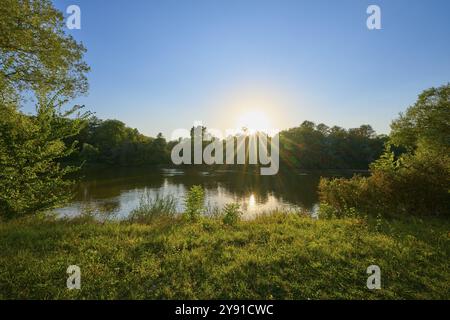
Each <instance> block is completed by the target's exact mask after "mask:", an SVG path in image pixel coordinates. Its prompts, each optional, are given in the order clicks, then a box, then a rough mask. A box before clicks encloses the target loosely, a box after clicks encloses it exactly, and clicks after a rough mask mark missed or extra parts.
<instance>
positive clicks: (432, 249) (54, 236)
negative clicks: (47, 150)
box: [0, 214, 450, 299]
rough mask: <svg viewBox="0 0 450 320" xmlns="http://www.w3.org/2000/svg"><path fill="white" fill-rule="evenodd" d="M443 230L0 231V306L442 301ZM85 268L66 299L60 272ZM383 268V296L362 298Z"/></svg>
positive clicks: (215, 226)
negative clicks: (6, 302)
mask: <svg viewBox="0 0 450 320" xmlns="http://www.w3.org/2000/svg"><path fill="white" fill-rule="evenodd" d="M449 230H450V222H449V221H448V220H442V219H438V218H427V219H426V220H425V219H423V220H421V219H418V218H410V217H408V218H402V219H398V220H383V221H381V222H380V221H378V222H377V223H376V222H375V221H374V222H371V221H364V220H358V219H339V220H337V219H333V220H313V219H311V218H308V217H304V216H299V215H293V214H292V215H284V214H272V215H270V216H266V217H259V218H257V219H255V220H252V221H241V222H239V223H238V224H237V225H236V226H225V225H223V223H222V222H221V221H220V220H219V219H214V218H202V219H201V220H200V221H197V222H194V223H188V222H185V221H182V220H181V219H178V218H159V219H156V220H154V221H153V222H152V223H151V224H136V223H129V222H122V223H119V222H106V223H99V222H95V221H93V220H92V219H90V218H79V219H75V220H71V221H69V220H50V221H49V220H42V219H38V218H28V219H22V220H16V221H11V222H2V223H0V298H1V299H14V298H23V299H86V298H87V299H231V298H232V299H235V298H236V299H244V298H245V299H449V298H450V296H449V290H450V271H449V268H448V261H449V260H450V245H449V243H450V242H449V241H450V238H449ZM69 265H78V266H79V267H80V269H81V290H68V289H67V288H66V280H67V277H68V275H67V274H66V269H67V267H68V266H69ZM370 265H378V266H379V267H380V268H381V289H380V290H369V289H368V288H367V287H366V283H367V277H368V276H369V275H368V274H367V273H366V270H367V267H368V266H370Z"/></svg>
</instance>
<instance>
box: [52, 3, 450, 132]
mask: <svg viewBox="0 0 450 320" xmlns="http://www.w3.org/2000/svg"><path fill="white" fill-rule="evenodd" d="M54 3H55V5H56V6H57V7H58V8H60V9H61V10H64V11H65V8H66V7H67V6H68V5H70V4H77V5H79V6H80V8H81V13H82V17H81V19H82V22H81V27H82V29H81V30H72V31H70V33H71V34H72V35H73V36H74V37H75V38H76V39H77V40H80V41H82V42H83V43H84V44H85V46H86V47H87V49H88V53H87V55H86V60H87V62H88V63H89V65H90V66H91V68H92V71H91V72H90V73H89V76H88V77H89V81H90V91H89V95H88V96H86V97H81V98H79V99H77V101H76V102H77V103H82V104H85V105H86V106H87V107H88V109H89V110H92V111H94V112H96V113H97V116H98V117H100V118H116V119H119V120H122V121H124V122H125V123H126V124H127V125H129V126H131V127H135V128H138V129H139V130H140V131H141V132H143V133H145V134H147V135H152V136H153V135H156V134H157V133H158V132H163V133H164V135H166V136H168V135H169V134H170V133H171V132H172V130H174V129H177V128H189V127H190V126H192V124H193V122H194V121H196V120H201V121H203V123H204V124H205V125H207V126H208V127H217V128H219V129H225V128H231V127H233V126H235V124H236V117H237V116H238V114H240V113H243V112H244V111H245V110H247V109H248V110H260V109H261V110H262V111H263V112H265V113H266V114H267V115H268V116H269V118H270V121H271V123H272V125H273V126H274V127H277V128H287V127H292V126H297V125H299V124H300V123H301V122H302V121H303V120H311V121H315V122H317V123H319V122H324V123H326V124H328V125H340V126H343V127H346V128H349V127H355V126H359V125H360V124H363V123H368V124H371V125H372V126H373V127H374V128H375V130H377V132H379V133H388V132H389V124H390V122H391V120H392V119H393V118H394V117H396V116H397V114H398V113H399V112H400V111H403V110H405V109H406V107H407V106H408V105H410V104H412V103H413V102H414V101H415V99H416V97H417V94H418V93H420V92H421V91H422V90H423V89H425V88H428V87H431V86H439V85H442V84H444V83H447V82H448V81H450V1H447V0H442V1H438V0H436V1H425V0H423V1H418V0H417V1H411V0H395V1H392V0H391V1H381V0H371V1H365V0H344V1H317V0H314V1H313V0H309V1H306V0H305V1H302V0H292V1H288V0H270V1H266V0H205V1H203V0H160V1H154V0H145V1H144V0H133V1H125V0H121V1H119V0H115V1H102V0H89V1H87V0H86V1H75V0H68V1H65V0H64V1H63V0H55V1H54ZM369 4H377V5H379V6H380V7H381V14H382V16H381V23H382V30H373V31H370V30H368V29H367V27H366V19H367V17H368V15H367V14H366V8H367V6H368V5H369ZM241 109H242V110H241Z"/></svg>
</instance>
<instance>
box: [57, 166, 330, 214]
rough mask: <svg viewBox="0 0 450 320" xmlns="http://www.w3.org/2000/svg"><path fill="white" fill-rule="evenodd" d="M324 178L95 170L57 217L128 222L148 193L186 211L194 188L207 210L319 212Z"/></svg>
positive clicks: (237, 172) (291, 174)
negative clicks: (168, 199)
mask: <svg viewBox="0 0 450 320" xmlns="http://www.w3.org/2000/svg"><path fill="white" fill-rule="evenodd" d="M322 175H323V174H322ZM327 175H329V174H327ZM319 179H320V174H304V173H298V172H288V173H283V172H279V173H278V174H277V175H275V176H261V175H259V171H254V172H253V171H249V170H245V171H244V170H239V169H238V170H229V169H227V170H213V169H209V170H205V169H201V170H196V169H181V168H175V169H174V168H162V169H161V168H157V167H147V168H119V169H117V168H114V169H112V168H110V169H102V170H91V171H86V172H85V173H84V178H83V180H82V182H81V183H80V184H79V186H78V192H77V195H76V197H75V199H74V200H73V202H72V203H71V204H70V205H68V206H67V207H65V208H62V209H58V210H57V212H58V213H60V214H62V215H64V216H74V215H78V214H80V212H88V213H94V214H103V215H109V216H115V217H117V218H124V217H126V216H127V215H128V214H129V212H130V211H131V210H132V209H134V208H135V207H136V206H137V205H138V204H139V199H140V196H141V195H142V194H143V193H149V194H150V195H152V196H156V195H157V194H159V195H163V196H164V195H173V196H174V197H175V198H176V199H177V210H178V211H180V212H181V211H182V210H183V197H184V195H185V193H186V190H188V189H189V188H190V187H191V186H192V185H202V186H203V187H204V188H205V194H206V205H207V206H208V207H210V208H219V209H220V208H222V207H223V206H224V205H225V204H227V203H230V202H236V203H239V204H240V205H241V209H242V210H243V211H245V212H246V218H251V217H253V216H255V215H257V214H260V213H264V212H268V211H272V210H275V209H298V208H301V209H306V210H309V211H314V208H316V205H317V200H318V199H317V192H316V191H317V185H318V182H319Z"/></svg>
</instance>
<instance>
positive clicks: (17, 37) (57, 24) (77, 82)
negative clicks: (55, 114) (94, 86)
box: [0, 0, 89, 104]
mask: <svg viewBox="0 0 450 320" xmlns="http://www.w3.org/2000/svg"><path fill="white" fill-rule="evenodd" d="M64 28H65V25H64V16H63V14H62V12H60V11H58V10H56V9H55V8H54V6H53V4H52V2H51V1H49V0H40V1H35V0H2V5H1V6H0V30H1V33H0V93H1V94H0V102H2V103H10V102H11V101H17V98H18V97H19V96H20V95H21V93H22V92H24V91H26V90H32V91H34V92H46V93H52V94H56V93H57V97H58V102H55V104H62V103H63V102H65V101H67V99H70V98H73V97H75V96H76V95H78V94H80V93H85V92H87V88H88V83H87V79H86V73H87V72H88V71H89V67H88V66H87V65H86V63H85V62H84V61H83V55H84V53H85V51H86V49H85V48H84V47H83V45H81V44H79V43H77V42H76V41H75V40H74V39H73V38H72V37H71V36H70V35H67V34H66V33H65V32H64Z"/></svg>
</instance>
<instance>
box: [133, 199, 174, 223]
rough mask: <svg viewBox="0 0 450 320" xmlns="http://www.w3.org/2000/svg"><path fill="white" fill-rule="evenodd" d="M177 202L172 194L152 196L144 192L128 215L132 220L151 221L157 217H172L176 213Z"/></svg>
mask: <svg viewBox="0 0 450 320" xmlns="http://www.w3.org/2000/svg"><path fill="white" fill-rule="evenodd" d="M176 210H177V202H176V199H175V198H174V197H173V196H172V195H166V196H160V195H159V194H156V196H155V197H153V196H152V195H151V194H150V193H149V192H145V193H144V194H142V195H141V197H140V199H139V206H138V207H137V208H136V209H133V210H132V211H131V213H130V215H129V217H128V220H129V221H132V222H141V223H142V222H151V221H153V220H154V219H155V218H157V217H162V216H165V217H173V216H175V214H176V212H177V211H176Z"/></svg>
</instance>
